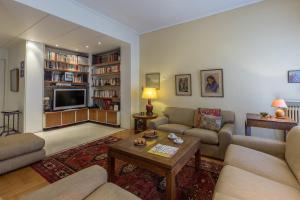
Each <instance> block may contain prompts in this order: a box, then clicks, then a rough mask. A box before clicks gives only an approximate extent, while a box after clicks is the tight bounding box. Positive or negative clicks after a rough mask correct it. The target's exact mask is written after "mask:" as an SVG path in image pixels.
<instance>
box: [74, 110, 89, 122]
mask: <svg viewBox="0 0 300 200" xmlns="http://www.w3.org/2000/svg"><path fill="white" fill-rule="evenodd" d="M87 120H88V109H80V110H77V111H76V122H84V121H87Z"/></svg>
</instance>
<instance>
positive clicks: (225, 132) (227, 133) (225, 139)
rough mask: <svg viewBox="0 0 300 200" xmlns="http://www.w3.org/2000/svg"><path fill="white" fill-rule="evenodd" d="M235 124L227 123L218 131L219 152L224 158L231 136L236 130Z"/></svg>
mask: <svg viewBox="0 0 300 200" xmlns="http://www.w3.org/2000/svg"><path fill="white" fill-rule="evenodd" d="M234 127H235V126H234V124H233V123H226V124H225V125H224V126H223V127H222V128H221V130H220V131H219V133H218V136H219V152H220V157H221V158H222V159H223V158H224V157H225V153H226V150H227V147H228V146H229V145H230V144H231V138H232V135H233V132H234Z"/></svg>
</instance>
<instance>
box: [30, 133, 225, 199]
mask: <svg viewBox="0 0 300 200" xmlns="http://www.w3.org/2000/svg"><path fill="white" fill-rule="evenodd" d="M119 140H121V139H119V138H116V137H107V138H104V139H101V140H97V141H95V142H91V143H88V144H84V145H81V146H78V147H75V148H72V149H69V150H66V151H63V152H60V153H58V154H55V155H53V156H50V157H48V158H46V159H44V160H42V161H40V162H38V163H35V164H33V165H32V166H31V167H32V168H33V169H34V170H36V171H37V172H38V173H39V174H41V175H42V176H43V177H44V178H45V179H46V180H47V181H48V182H49V183H53V182H55V181H58V180H59V179H62V178H64V177H66V176H69V175H71V174H73V173H75V172H77V171H80V170H81V169H84V168H86V167H89V166H92V165H95V164H97V165H100V166H102V167H104V168H106V169H107V151H108V146H107V144H111V143H114V142H117V141H119ZM116 167H117V169H116V173H117V176H116V177H115V179H114V181H113V182H114V183H115V184H117V185H119V186H120V187H122V188H124V189H126V190H128V191H129V192H131V193H134V194H136V195H137V196H139V197H140V198H142V199H145V200H159V199H164V192H165V191H164V189H165V179H164V177H160V176H158V175H156V174H154V173H152V172H150V171H148V170H144V169H141V168H138V167H135V166H134V165H130V164H127V163H124V162H122V161H119V160H117V161H116ZM221 169H222V165H219V164H216V163H214V162H211V161H207V160H202V161H201V170H200V171H199V172H196V171H195V167H194V162H193V159H191V160H190V161H189V162H188V163H187V164H186V166H184V167H183V169H182V170H181V171H180V172H179V174H178V175H177V177H176V183H177V199H178V200H183V199H189V200H211V199H212V194H213V190H214V187H215V184H216V181H217V179H218V176H219V173H220V171H221Z"/></svg>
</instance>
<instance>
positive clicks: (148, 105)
mask: <svg viewBox="0 0 300 200" xmlns="http://www.w3.org/2000/svg"><path fill="white" fill-rule="evenodd" d="M146 111H147V112H146V115H148V116H152V115H153V106H152V104H151V99H148V104H147V105H146Z"/></svg>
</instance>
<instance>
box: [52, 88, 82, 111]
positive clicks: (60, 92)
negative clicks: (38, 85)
mask: <svg viewBox="0 0 300 200" xmlns="http://www.w3.org/2000/svg"><path fill="white" fill-rule="evenodd" d="M53 107H54V110H63V109H70V108H80V107H86V90H85V89H55V90H54V106H53Z"/></svg>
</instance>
